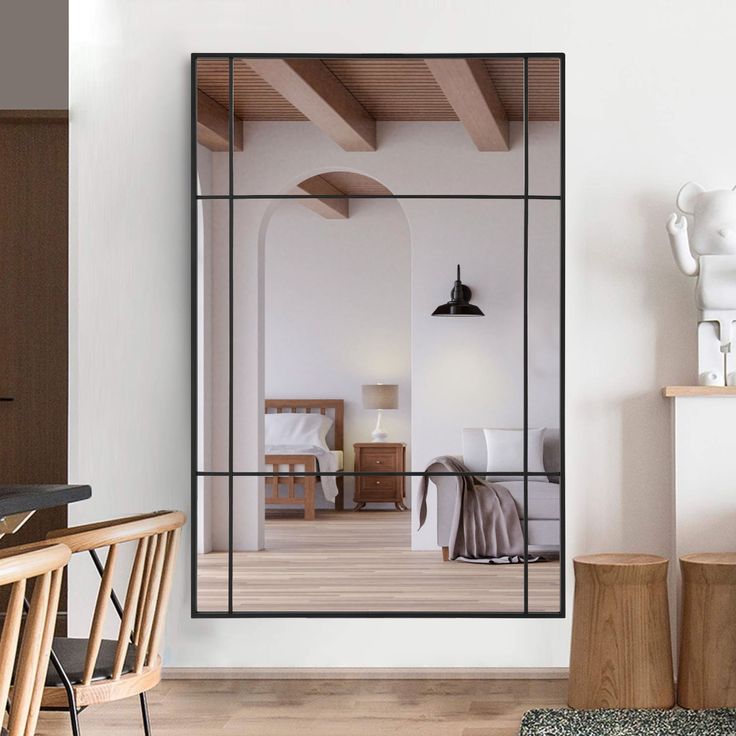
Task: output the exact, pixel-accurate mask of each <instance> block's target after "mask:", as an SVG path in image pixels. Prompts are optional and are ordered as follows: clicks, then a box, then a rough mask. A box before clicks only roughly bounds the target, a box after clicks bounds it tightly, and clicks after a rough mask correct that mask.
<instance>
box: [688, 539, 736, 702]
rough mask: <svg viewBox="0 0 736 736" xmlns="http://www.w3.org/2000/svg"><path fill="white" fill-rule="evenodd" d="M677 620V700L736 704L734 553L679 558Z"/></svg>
mask: <svg viewBox="0 0 736 736" xmlns="http://www.w3.org/2000/svg"><path fill="white" fill-rule="evenodd" d="M680 569H681V570H682V620H681V623H680V664H679V667H678V676H677V703H678V705H680V706H682V707H683V708H698V709H699V708H734V707H736V554H721V553H715V552H714V553H707V552H704V553H701V554H694V555H685V556H684V557H681V558H680Z"/></svg>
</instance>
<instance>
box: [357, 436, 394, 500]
mask: <svg viewBox="0 0 736 736" xmlns="http://www.w3.org/2000/svg"><path fill="white" fill-rule="evenodd" d="M353 449H354V450H355V472H356V473H366V472H369V473H376V472H380V471H387V472H389V473H403V472H404V468H405V466H406V445H405V444H404V443H403V442H356V443H355V444H354V445H353ZM404 481H405V478H404V476H403V475H364V476H357V477H356V479H355V496H354V499H353V500H354V501H355V508H354V509H353V511H360V509H362V508H363V507H364V506H365V505H366V503H393V504H394V505H395V506H396V508H397V509H398V510H399V511H406V510H407V508H406V506H404V488H405V485H404Z"/></svg>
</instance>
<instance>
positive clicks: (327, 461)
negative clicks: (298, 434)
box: [266, 445, 343, 503]
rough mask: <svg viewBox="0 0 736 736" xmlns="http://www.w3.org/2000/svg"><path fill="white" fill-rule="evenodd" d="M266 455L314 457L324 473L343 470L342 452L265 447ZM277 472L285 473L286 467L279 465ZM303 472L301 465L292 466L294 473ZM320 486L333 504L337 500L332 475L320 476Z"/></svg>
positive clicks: (279, 446) (286, 446)
mask: <svg viewBox="0 0 736 736" xmlns="http://www.w3.org/2000/svg"><path fill="white" fill-rule="evenodd" d="M266 455H314V456H315V457H316V458H317V466H318V470H321V471H323V472H325V473H336V472H337V471H338V470H342V469H343V454H342V450H324V449H322V448H321V447H317V446H316V445H266ZM278 470H280V471H284V472H287V471H288V470H289V467H288V466H287V465H280V466H279V468H278ZM303 470H304V466H303V465H296V466H294V471H295V472H297V473H298V472H301V471H303ZM320 485H321V486H322V493H323V495H324V497H325V498H326V499H327V500H328V501H329V502H330V503H334V501H335V499H336V498H337V481H336V478H335V476H334V475H322V476H320Z"/></svg>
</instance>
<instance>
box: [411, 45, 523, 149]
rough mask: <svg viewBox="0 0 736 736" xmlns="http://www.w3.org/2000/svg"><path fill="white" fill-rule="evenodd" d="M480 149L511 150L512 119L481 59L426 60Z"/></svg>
mask: <svg viewBox="0 0 736 736" xmlns="http://www.w3.org/2000/svg"><path fill="white" fill-rule="evenodd" d="M425 63H426V64H427V66H428V67H429V70H430V71H431V72H432V75H433V76H434V78H435V80H436V82H437V84H439V86H440V87H441V89H442V92H443V93H444V95H445V97H447V101H448V102H449V103H450V105H452V109H453V110H454V111H455V114H456V115H457V116H458V118H459V120H460V122H461V123H462V124H463V125H464V126H465V129H466V130H467V131H468V134H469V135H470V137H471V138H472V139H473V143H475V146H476V148H477V149H478V150H479V151H508V150H509V121H508V118H507V116H506V110H505V108H504V106H503V103H502V102H501V100H500V98H499V96H498V92H497V91H496V85H495V84H494V83H493V80H492V79H491V75H490V74H489V73H488V70H487V69H486V67H485V65H484V64H483V62H482V61H481V60H480V59H425Z"/></svg>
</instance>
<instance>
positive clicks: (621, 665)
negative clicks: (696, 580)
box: [567, 554, 675, 708]
mask: <svg viewBox="0 0 736 736" xmlns="http://www.w3.org/2000/svg"><path fill="white" fill-rule="evenodd" d="M573 563H574V566H575V607H574V610H573V619H572V649H571V652H570V682H569V691H568V696H567V702H568V703H569V705H570V707H571V708H671V707H672V706H673V705H674V703H675V686H674V680H673V676H672V645H671V640H670V618H669V603H668V600H667V565H668V561H667V560H666V559H665V558H664V557H657V556H656V555H636V554H601V555H587V556H585V557H576V558H575V559H574V560H573Z"/></svg>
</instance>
